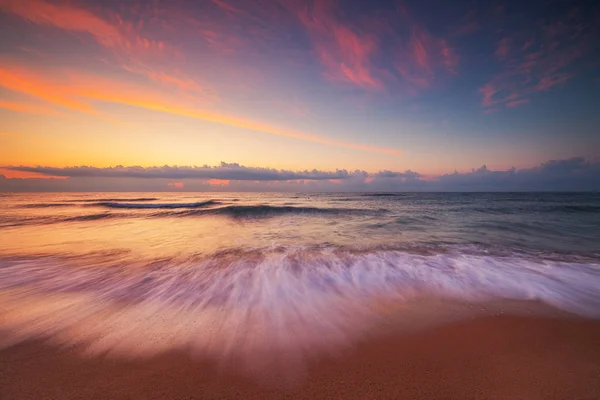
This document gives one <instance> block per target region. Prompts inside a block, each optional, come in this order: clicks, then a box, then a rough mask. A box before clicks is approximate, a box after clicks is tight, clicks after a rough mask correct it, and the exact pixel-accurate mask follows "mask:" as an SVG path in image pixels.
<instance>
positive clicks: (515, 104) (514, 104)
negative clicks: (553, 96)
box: [506, 99, 529, 108]
mask: <svg viewBox="0 0 600 400" xmlns="http://www.w3.org/2000/svg"><path fill="white" fill-rule="evenodd" d="M523 104H529V99H521V100H515V101H511V102H509V103H506V107H510V108H515V107H518V106H521V105H523Z"/></svg>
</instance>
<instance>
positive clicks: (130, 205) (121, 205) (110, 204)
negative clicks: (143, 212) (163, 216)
mask: <svg viewBox="0 0 600 400" xmlns="http://www.w3.org/2000/svg"><path fill="white" fill-rule="evenodd" d="M217 204H221V203H220V202H219V201H216V200H207V201H200V202H196V203H159V204H154V203H153V204H136V203H115V202H99V203H94V204H93V205H95V206H101V207H109V208H133V209H136V208H139V209H143V208H167V209H175V208H199V207H207V206H212V205H217Z"/></svg>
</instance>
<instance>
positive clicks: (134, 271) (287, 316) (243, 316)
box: [0, 247, 600, 361]
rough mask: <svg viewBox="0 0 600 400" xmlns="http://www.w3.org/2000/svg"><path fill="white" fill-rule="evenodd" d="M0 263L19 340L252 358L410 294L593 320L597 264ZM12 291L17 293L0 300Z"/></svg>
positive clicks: (292, 259) (325, 257)
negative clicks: (541, 308)
mask: <svg viewBox="0 0 600 400" xmlns="http://www.w3.org/2000/svg"><path fill="white" fill-rule="evenodd" d="M136 263H137V264H136ZM128 264H130V265H128ZM111 265H114V267H112V266H111ZM0 267H1V268H0V301H2V302H3V309H4V311H5V312H6V313H8V314H9V316H10V318H5V319H3V320H2V319H0V320H2V321H4V322H3V324H4V326H0V328H5V329H7V331H8V332H11V331H12V332H20V333H22V336H21V337H19V338H18V339H22V340H26V339H28V338H31V337H36V336H39V335H50V336H51V335H53V334H57V335H59V334H62V333H64V332H69V334H70V336H66V335H64V334H63V335H62V336H60V337H62V338H63V340H66V341H67V343H87V344H88V345H89V346H90V351H92V352H93V351H97V352H106V351H113V352H120V354H123V355H125V356H127V355H149V354H154V353H157V352H161V351H164V350H169V349H173V348H188V349H190V350H191V351H193V352H194V353H195V354H203V355H206V356H213V357H228V356H232V355H238V356H242V357H249V358H251V359H253V360H254V361H256V359H257V356H258V355H261V354H264V353H265V352H269V351H274V352H277V351H282V352H285V353H286V354H292V353H293V352H295V354H297V355H298V356H299V357H300V358H301V357H302V356H303V355H305V354H306V353H307V352H310V351H316V350H321V349H330V348H331V347H335V346H337V345H342V346H344V345H347V344H348V343H349V342H351V341H352V340H355V339H356V337H357V336H358V335H360V334H361V333H363V332H364V331H365V330H366V329H368V327H369V326H371V325H372V324H373V323H375V322H376V321H378V320H379V319H380V318H382V315H381V314H380V312H383V311H378V310H381V307H377V306H376V305H377V304H384V303H385V304H398V305H402V304H405V303H407V302H412V303H410V304H411V306H410V307H406V308H410V309H413V310H414V309H416V310H417V311H418V307H419V304H420V303H416V302H414V301H415V300H418V299H424V298H429V299H440V300H444V301H443V302H442V303H441V305H440V306H439V307H441V308H440V310H438V311H440V312H441V310H442V309H443V305H444V304H447V303H448V302H449V301H452V300H454V301H456V302H457V303H464V302H467V303H470V304H473V303H478V302H487V301H492V300H507V299H508V300H518V301H524V300H527V301H537V302H541V303H545V304H547V305H549V306H552V307H554V308H558V309H561V310H564V311H567V312H569V313H575V314H578V315H582V316H586V317H592V318H600V292H599V291H598V290H597V289H598V287H600V264H598V263H597V262H596V263H594V262H583V261H578V260H549V259H541V258H536V257H532V256H527V255H519V254H510V255H506V256H498V255H496V256H493V255H486V254H476V253H470V252H469V251H462V250H461V249H460V248H454V249H451V250H450V251H442V252H440V251H437V252H432V253H431V254H418V253H413V252H406V251H398V250H385V249H384V250H378V249H362V250H360V249H359V250H351V249H342V248H333V247H324V248H310V249H306V248H283V249H282V248H277V249H273V248H266V249H265V248H261V249H240V248H238V249H232V250H230V251H224V252H221V253H216V254H212V255H209V256H203V257H199V258H192V259H187V260H186V259H171V260H161V262H160V263H156V262H155V260H146V261H143V260H132V259H125V258H119V254H118V253H116V254H106V255H102V254H91V255H89V256H81V257H71V258H67V259H58V258H49V257H47V258H45V257H41V258H31V257H30V258H25V259H14V258H13V259H6V260H1V259H0ZM129 267H131V268H129ZM10 290H12V291H13V292H12V293H17V294H13V295H11V296H4V297H2V293H4V291H10ZM15 291H16V292H15ZM382 302H383V303H382ZM36 304H39V307H32V306H35V305H36ZM21 307H28V308H27V312H26V313H25V312H23V313H20V312H18V311H19V310H20V309H21ZM0 316H2V311H0ZM91 321H92V322H93V323H90V322H91ZM19 327H20V328H19ZM23 327H27V329H24V328H23ZM17 328H18V329H17ZM70 328H74V329H70ZM266 358H268V357H266ZM258 359H261V357H258ZM262 359H265V357H262Z"/></svg>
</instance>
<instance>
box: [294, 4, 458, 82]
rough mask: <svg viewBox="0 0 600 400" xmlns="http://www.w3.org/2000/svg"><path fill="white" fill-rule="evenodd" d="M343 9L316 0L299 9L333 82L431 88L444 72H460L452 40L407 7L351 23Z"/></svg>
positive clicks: (368, 16) (315, 50) (303, 23)
mask: <svg viewBox="0 0 600 400" xmlns="http://www.w3.org/2000/svg"><path fill="white" fill-rule="evenodd" d="M340 4H342V3H340ZM338 6H339V4H338V3H337V2H335V1H314V2H310V3H309V4H308V5H307V6H305V7H299V8H298V9H297V11H296V12H297V14H298V17H299V19H300V21H301V23H302V25H303V26H304V28H305V29H306V30H307V32H308V34H309V37H310V39H311V41H312V43H313V48H314V53H315V55H316V56H317V59H318V60H319V61H320V63H321V64H322V66H323V67H324V68H325V76H326V77H327V78H328V79H329V80H331V81H333V82H342V83H346V84H349V85H354V86H356V87H360V88H362V89H365V90H368V91H374V92H381V91H384V90H386V89H389V88H397V87H398V79H400V81H401V83H403V84H404V85H405V86H406V85H408V86H409V87H411V88H412V89H413V91H415V90H421V89H426V88H429V87H431V86H432V83H433V81H434V78H435V77H436V75H437V74H438V72H439V71H440V70H445V71H447V72H451V73H453V74H455V73H456V71H457V67H458V56H457V54H456V51H455V50H454V48H453V47H452V46H451V45H450V44H449V42H448V40H447V39H445V38H443V37H438V36H434V35H432V34H431V33H430V32H429V30H427V29H426V28H425V27H424V26H422V25H421V24H418V23H417V22H416V21H415V19H413V18H412V17H411V16H410V15H409V13H408V12H407V11H406V10H405V9H402V10H400V11H390V12H389V13H387V14H386V15H384V16H382V14H381V13H379V14H378V13H374V14H373V15H369V14H366V13H365V14H363V15H362V16H361V17H360V18H359V19H358V20H356V18H355V20H347V19H343V18H342V17H343V16H344V14H343V13H342V12H341V11H340V10H339V7H338ZM390 55H391V57H390ZM388 58H392V60H391V62H390V60H388Z"/></svg>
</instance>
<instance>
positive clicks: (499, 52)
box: [494, 38, 512, 60]
mask: <svg viewBox="0 0 600 400" xmlns="http://www.w3.org/2000/svg"><path fill="white" fill-rule="evenodd" d="M511 42H512V40H511V39H510V38H502V39H500V41H499V42H498V48H497V49H496V51H495V52H494V55H495V56H496V57H497V58H498V59H500V60H504V59H505V58H506V57H507V56H508V53H509V52H510V48H511Z"/></svg>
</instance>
